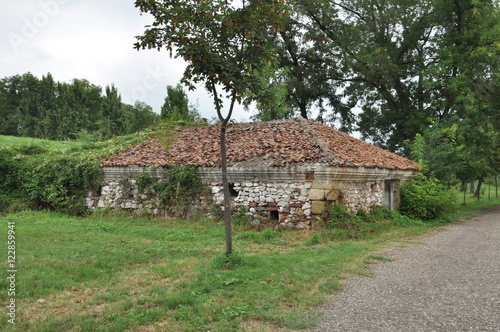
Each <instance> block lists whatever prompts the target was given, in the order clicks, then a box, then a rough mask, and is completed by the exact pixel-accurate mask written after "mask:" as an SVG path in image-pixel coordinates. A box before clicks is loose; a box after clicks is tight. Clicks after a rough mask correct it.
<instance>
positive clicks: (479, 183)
mask: <svg viewBox="0 0 500 332" xmlns="http://www.w3.org/2000/svg"><path fill="white" fill-rule="evenodd" d="M483 181H484V180H483V178H479V179H478V180H477V187H476V193H475V194H474V196H477V200H478V201H479V198H480V197H481V185H482V184H483Z"/></svg>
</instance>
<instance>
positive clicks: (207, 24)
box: [135, 0, 287, 255]
mask: <svg viewBox="0 0 500 332" xmlns="http://www.w3.org/2000/svg"><path fill="white" fill-rule="evenodd" d="M135 6H136V7H138V8H139V9H140V11H141V13H148V14H151V15H152V16H153V18H154V21H153V23H152V24H151V25H148V26H146V29H145V31H144V34H143V35H141V36H137V37H136V38H137V43H136V44H135V48H136V49H138V50H140V49H158V50H161V49H163V48H165V49H166V50H167V51H168V52H169V54H170V56H173V54H175V57H181V58H182V59H184V60H185V61H186V62H187V67H186V70H185V71H184V74H183V77H182V82H183V83H184V84H186V85H187V86H188V87H189V88H190V89H193V88H194V84H196V83H202V84H204V87H205V89H206V90H207V91H208V92H209V93H210V94H211V96H212V98H213V101H214V105H215V109H216V111H217V117H218V118H219V120H220V148H221V149H220V151H221V152H220V153H221V168H222V182H223V187H224V221H225V225H226V254H228V255H229V254H231V253H232V235H231V206H230V193H229V183H228V177H227V160H226V140H225V137H226V128H227V125H228V123H229V121H230V119H231V115H232V112H233V110H234V106H235V103H236V102H241V100H242V99H243V98H244V97H245V96H246V95H247V94H248V92H249V91H252V90H253V89H255V88H256V85H257V84H259V80H257V79H255V75H254V74H253V73H254V71H258V70H261V69H262V68H265V67H267V66H273V64H274V63H275V59H276V52H275V46H274V45H275V43H274V41H275V36H276V35H277V34H278V33H279V32H280V31H281V29H282V25H283V24H282V21H283V18H284V17H285V16H286V13H287V12H286V10H285V4H284V0H136V1H135ZM224 101H226V102H227V103H226V107H224ZM227 104H229V105H227ZM224 111H225V112H224Z"/></svg>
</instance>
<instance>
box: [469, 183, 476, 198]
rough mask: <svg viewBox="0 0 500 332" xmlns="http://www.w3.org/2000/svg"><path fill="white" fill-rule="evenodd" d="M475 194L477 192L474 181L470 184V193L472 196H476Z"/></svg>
mask: <svg viewBox="0 0 500 332" xmlns="http://www.w3.org/2000/svg"><path fill="white" fill-rule="evenodd" d="M474 192H475V191H474V181H472V182H471V183H470V190H469V193H470V194H471V195H472V194H474Z"/></svg>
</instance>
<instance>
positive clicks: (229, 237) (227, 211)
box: [211, 80, 236, 256]
mask: <svg viewBox="0 0 500 332" xmlns="http://www.w3.org/2000/svg"><path fill="white" fill-rule="evenodd" d="M211 85H212V93H213V96H214V101H215V108H216V109H217V116H218V117H219V120H220V122H221V125H220V161H221V170H222V188H223V191H224V224H225V225H226V255H227V256H229V255H231V254H232V253H233V232H232V217H231V195H230V192H229V181H228V178H227V150H226V126H227V124H228V123H229V120H230V119H231V115H232V114H233V109H234V103H235V102H236V91H233V93H232V96H231V105H230V106H229V112H228V114H227V116H226V117H224V116H222V112H221V108H222V103H221V101H220V99H219V98H218V94H217V88H216V86H215V81H214V80H212V81H211Z"/></svg>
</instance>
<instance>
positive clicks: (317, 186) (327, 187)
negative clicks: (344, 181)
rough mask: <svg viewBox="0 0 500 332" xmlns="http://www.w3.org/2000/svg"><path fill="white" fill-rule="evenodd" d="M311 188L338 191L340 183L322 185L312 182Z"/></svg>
mask: <svg viewBox="0 0 500 332" xmlns="http://www.w3.org/2000/svg"><path fill="white" fill-rule="evenodd" d="M312 188H313V189H325V190H338V189H340V183H339V182H328V183H322V182H318V181H314V182H313V183H312Z"/></svg>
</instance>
